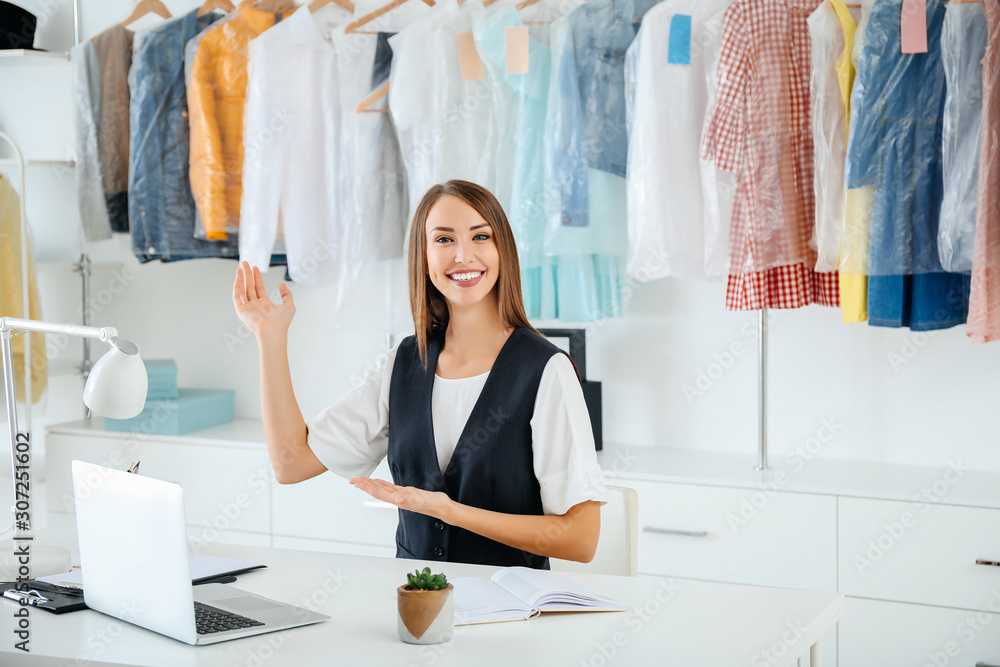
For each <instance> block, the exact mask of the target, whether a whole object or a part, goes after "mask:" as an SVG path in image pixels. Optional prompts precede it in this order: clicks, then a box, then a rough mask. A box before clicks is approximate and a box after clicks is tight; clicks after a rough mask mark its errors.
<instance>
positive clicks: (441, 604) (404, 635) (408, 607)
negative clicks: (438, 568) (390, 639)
mask: <svg viewBox="0 0 1000 667" xmlns="http://www.w3.org/2000/svg"><path fill="white" fill-rule="evenodd" d="M454 588H455V587H454V586H452V585H451V584H449V583H448V579H447V577H445V576H444V574H431V569H430V568H429V567H425V568H424V569H423V570H415V571H414V572H413V574H407V575H406V583H405V584H404V585H402V586H400V587H399V588H397V589H396V603H397V606H398V608H399V618H398V622H397V624H396V625H397V629H398V630H399V638H400V639H402V640H403V641H404V642H407V643H408V644H440V643H441V642H446V641H448V640H449V639H451V637H452V635H453V634H454V632H455V602H454V600H453V598H452V594H451V592H452V591H453V590H454Z"/></svg>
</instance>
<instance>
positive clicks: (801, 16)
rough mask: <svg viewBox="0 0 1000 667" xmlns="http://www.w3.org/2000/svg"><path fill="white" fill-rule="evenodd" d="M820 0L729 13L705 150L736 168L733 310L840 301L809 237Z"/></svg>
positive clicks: (753, 3)
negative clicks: (814, 34) (811, 22)
mask: <svg viewBox="0 0 1000 667" xmlns="http://www.w3.org/2000/svg"><path fill="white" fill-rule="evenodd" d="M819 4H820V1H819V0H802V1H798V2H792V3H785V2H782V1H779V0H738V1H737V2H736V3H735V4H733V5H732V6H731V7H730V8H729V9H728V10H726V13H725V17H724V26H723V35H722V47H721V53H720V57H719V66H718V69H717V71H716V75H715V80H716V85H717V94H716V99H715V102H714V104H713V106H712V108H711V109H710V111H709V114H708V122H707V124H706V128H705V132H704V134H703V136H702V151H701V153H702V157H704V158H706V159H711V160H713V161H714V162H715V164H716V166H717V167H718V168H720V169H725V170H727V171H731V172H734V173H735V174H736V175H737V189H736V194H735V201H734V204H733V218H732V225H731V229H730V243H729V260H730V261H729V274H730V275H729V280H728V284H727V289H726V307H727V308H728V309H730V310H754V309H759V308H798V307H801V306H804V305H808V304H810V303H819V304H821V305H828V306H837V305H839V295H838V286H837V275H836V274H835V273H816V272H815V271H814V268H815V265H816V251H815V250H814V249H813V248H812V247H811V246H810V243H809V241H810V239H811V237H812V228H813V225H814V221H815V192H814V190H813V179H814V156H813V142H812V125H811V122H810V113H809V104H810V102H809V76H810V74H811V67H810V57H809V56H810V53H809V52H810V46H809V31H808V25H807V23H806V19H807V16H808V14H809V13H811V12H812V11H814V10H815V9H816V8H817V7H818V6H819ZM790 7H791V9H792V10H793V11H789V9H790Z"/></svg>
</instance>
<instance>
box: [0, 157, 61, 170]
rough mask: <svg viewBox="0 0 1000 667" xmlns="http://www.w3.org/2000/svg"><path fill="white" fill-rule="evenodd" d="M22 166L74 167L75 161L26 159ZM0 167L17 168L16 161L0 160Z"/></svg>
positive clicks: (9, 159) (12, 159) (10, 159)
mask: <svg viewBox="0 0 1000 667" xmlns="http://www.w3.org/2000/svg"><path fill="white" fill-rule="evenodd" d="M24 166H26V167H75V166H76V160H75V159H68V160H34V159H28V160H25V161H24ZM0 167H14V168H15V169H16V168H17V160H15V159H14V158H0Z"/></svg>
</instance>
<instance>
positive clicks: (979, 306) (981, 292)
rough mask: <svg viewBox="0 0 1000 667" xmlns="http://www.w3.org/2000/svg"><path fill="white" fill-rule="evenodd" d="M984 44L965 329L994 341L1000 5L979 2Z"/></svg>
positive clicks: (998, 311) (999, 251)
mask: <svg viewBox="0 0 1000 667" xmlns="http://www.w3.org/2000/svg"><path fill="white" fill-rule="evenodd" d="M984 7H985V11H986V20H987V25H988V27H989V44H988V46H987V48H986V56H985V57H984V58H983V114H982V125H983V128H982V132H983V134H982V139H981V142H980V143H981V145H980V156H981V157H980V164H979V203H978V204H979V205H978V208H977V213H976V243H975V256H974V257H973V261H972V294H971V297H970V299H971V303H970V304H969V326H968V327H967V330H966V334H968V336H969V338H970V339H971V340H972V342H973V344H978V343H988V342H991V341H996V340H1000V129H998V128H1000V5H998V4H997V3H996V2H995V1H994V0H986V2H985V3H984Z"/></svg>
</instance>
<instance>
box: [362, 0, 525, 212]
mask: <svg viewBox="0 0 1000 667" xmlns="http://www.w3.org/2000/svg"><path fill="white" fill-rule="evenodd" d="M484 11H485V10H484V9H483V5H482V2H480V0H467V1H466V2H465V3H464V4H463V5H462V6H461V7H459V5H458V2H457V0H444V1H443V2H439V3H438V4H437V5H435V7H434V11H433V12H431V13H429V14H428V15H426V16H425V17H423V18H421V19H419V20H417V21H415V22H414V23H412V24H411V25H410V26H408V27H407V28H405V29H404V30H402V31H401V32H399V33H397V34H396V35H393V36H392V37H390V38H389V44H390V46H391V47H392V52H393V57H392V67H391V71H390V75H389V83H390V85H389V109H390V110H391V113H392V118H393V122H394V123H395V125H396V134H397V136H398V138H399V146H400V149H401V151H402V155H403V162H404V164H405V166H406V180H407V188H408V190H409V210H410V211H416V208H417V205H418V204H419V203H420V200H421V199H422V198H423V196H424V194H425V193H426V192H427V190H428V189H429V188H430V187H431V186H432V185H434V184H436V183H442V182H444V181H447V180H450V179H456V178H457V179H464V180H467V181H472V182H474V183H478V184H479V185H482V186H483V187H485V188H487V189H489V190H491V191H494V190H496V188H495V180H496V163H495V160H494V158H495V156H497V145H498V144H497V131H496V122H495V119H494V113H495V109H494V105H493V89H494V87H495V86H497V85H499V82H497V81H496V80H494V79H493V78H492V77H491V76H490V73H489V70H486V72H485V74H486V75H485V76H484V77H482V78H479V79H473V80H470V81H465V80H463V78H462V68H461V64H460V61H459V55H458V45H457V44H458V41H457V40H458V35H460V34H463V33H472V32H473V31H474V23H473V19H474V16H475V15H479V14H482V13H483V12H484ZM477 20H478V17H477ZM369 72H370V71H369ZM502 153H503V156H504V157H506V158H508V159H512V156H511V155H510V153H509V152H507V151H502ZM506 168H507V169H512V165H508V166H507V167H506ZM495 194H498V199H500V203H501V205H503V206H504V208H505V209H506V208H507V207H508V204H509V201H505V200H504V199H503V198H502V196H500V195H501V193H495Z"/></svg>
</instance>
